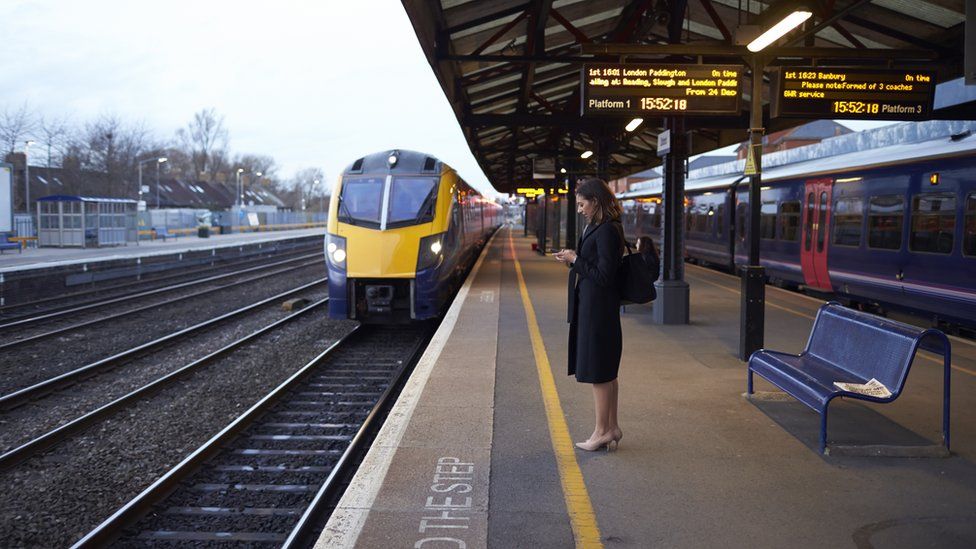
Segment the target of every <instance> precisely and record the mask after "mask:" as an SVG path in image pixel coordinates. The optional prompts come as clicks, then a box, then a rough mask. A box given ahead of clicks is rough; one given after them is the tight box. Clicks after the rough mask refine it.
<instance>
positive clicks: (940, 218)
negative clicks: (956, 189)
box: [908, 193, 956, 254]
mask: <svg viewBox="0 0 976 549" xmlns="http://www.w3.org/2000/svg"><path fill="white" fill-rule="evenodd" d="M911 227H912V232H911V234H910V236H909V238H908V249H909V250H911V251H913V252H929V253H936V254H948V253H952V237H953V235H954V234H955V232H956V197H955V196H954V195H951V194H929V193H926V194H920V195H917V196H916V197H915V198H914V199H912V225H911Z"/></svg>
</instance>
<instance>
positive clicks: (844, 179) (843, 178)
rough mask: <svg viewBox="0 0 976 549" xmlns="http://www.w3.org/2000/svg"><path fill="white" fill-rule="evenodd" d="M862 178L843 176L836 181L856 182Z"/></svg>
mask: <svg viewBox="0 0 976 549" xmlns="http://www.w3.org/2000/svg"><path fill="white" fill-rule="evenodd" d="M860 180H861V178H860V177H842V178H841V179H835V180H834V183H854V182H856V181H860Z"/></svg>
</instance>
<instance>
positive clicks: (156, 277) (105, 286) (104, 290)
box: [0, 244, 322, 323]
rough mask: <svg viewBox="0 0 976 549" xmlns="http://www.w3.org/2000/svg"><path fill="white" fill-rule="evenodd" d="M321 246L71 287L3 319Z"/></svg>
mask: <svg viewBox="0 0 976 549" xmlns="http://www.w3.org/2000/svg"><path fill="white" fill-rule="evenodd" d="M321 248H322V246H321V244H317V245H315V246H309V247H307V248H304V249H296V250H288V251H286V252H282V253H280V254H273V255H261V256H251V257H249V258H246V259H238V260H236V261H227V262H221V263H218V264H216V265H195V266H192V267H187V268H184V269H179V272H174V271H173V270H170V271H158V272H151V273H147V274H145V275H144V276H143V277H142V278H141V279H140V280H135V279H131V278H125V279H119V280H117V281H106V282H102V283H99V284H98V287H87V288H73V289H68V290H67V291H66V292H65V294H66V295H63V296H59V297H58V298H57V299H56V300H49V301H45V302H43V303H37V304H30V303H22V304H12V305H8V306H6V307H3V308H0V323H3V322H9V321H10V320H15V319H19V318H23V317H24V316H25V315H37V314H41V313H43V312H45V311H48V310H51V309H53V308H63V307H66V306H69V305H72V304H79V305H81V304H86V303H88V302H89V301H91V300H93V299H99V300H105V299H111V298H115V297H121V296H124V295H128V294H131V293H136V292H145V291H148V290H153V289H156V288H162V287H165V286H171V285H173V284H178V283H182V282H189V281H191V280H195V279H198V278H206V277H210V276H216V275H219V274H221V273H227V272H232V271H234V270H237V269H245V268H250V267H256V266H258V265H262V264H266V263H273V262H278V261H284V260H287V259H292V258H295V257H298V256H302V255H309V254H311V253H315V252H316V251H317V252H319V253H321ZM22 297H23V299H31V297H30V296H22Z"/></svg>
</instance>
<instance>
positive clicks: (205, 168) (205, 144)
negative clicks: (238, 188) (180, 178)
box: [176, 108, 229, 175]
mask: <svg viewBox="0 0 976 549" xmlns="http://www.w3.org/2000/svg"><path fill="white" fill-rule="evenodd" d="M176 137H177V138H178V139H179V141H180V144H181V145H182V146H183V149H184V151H185V152H186V153H187V154H186V156H187V157H189V158H190V161H191V164H192V169H193V171H194V175H197V174H200V173H203V172H207V173H210V174H215V173H217V172H219V171H220V170H221V169H223V167H224V166H225V165H226V159H227V143H228V140H229V137H228V133H227V129H226V128H224V117H223V116H218V115H217V110H216V109H214V108H209V109H203V110H201V111H200V112H198V113H196V114H194V115H193V120H191V121H190V123H189V124H187V126H186V127H185V128H180V129H179V130H177V131H176Z"/></svg>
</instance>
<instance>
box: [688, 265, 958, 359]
mask: <svg viewBox="0 0 976 549" xmlns="http://www.w3.org/2000/svg"><path fill="white" fill-rule="evenodd" d="M695 278H696V280H698V282H704V283H705V284H709V285H712V286H717V287H719V288H722V289H723V290H726V291H729V292H732V293H735V294H738V293H741V290H739V289H738V288H730V287H728V286H726V285H724V284H719V283H718V282H712V281H711V280H705V279H704V278H701V277H697V276H696V277H695ZM766 305H769V306H770V307H775V308H777V309H782V310H784V311H786V312H788V313H793V314H795V315H798V316H802V317H804V318H809V319H811V320H812V319H814V318H815V317H814V316H813V315H808V314H806V313H801V312H800V311H795V310H793V309H790V308H789V307H783V306H782V305H777V304H775V303H772V302H770V301H766ZM924 353H925V351H923V352H922V353H920V354H919V355H918V356H920V357H922V358H924V359H925V360H928V361H931V362H934V363H936V364H938V365H940V366H941V365H943V364H944V361H943V359H942V358H941V357H940V358H935V357H933V356H929V355H927V354H924ZM949 367H950V368H952V369H953V370H959V371H960V372H963V373H966V374H969V375H971V376H976V370H970V369H969V368H966V367H964V366H956V365H955V364H949Z"/></svg>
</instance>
